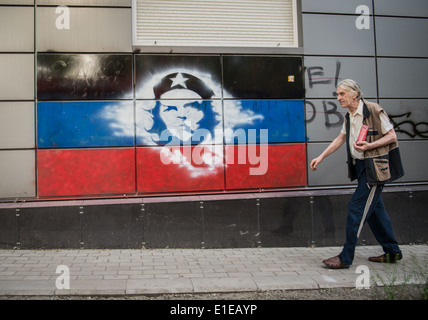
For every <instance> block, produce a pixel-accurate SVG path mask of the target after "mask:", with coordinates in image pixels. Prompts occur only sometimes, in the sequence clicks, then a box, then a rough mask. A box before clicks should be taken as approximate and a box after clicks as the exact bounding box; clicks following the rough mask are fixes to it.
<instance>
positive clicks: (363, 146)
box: [354, 141, 371, 152]
mask: <svg viewBox="0 0 428 320" xmlns="http://www.w3.org/2000/svg"><path fill="white" fill-rule="evenodd" d="M354 149H355V150H357V151H358V152H364V151H367V150H370V149H371V145H370V143H368V142H367V141H359V142H357V143H354Z"/></svg>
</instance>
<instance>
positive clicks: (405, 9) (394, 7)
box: [374, 0, 428, 17]
mask: <svg viewBox="0 0 428 320" xmlns="http://www.w3.org/2000/svg"><path fill="white" fill-rule="evenodd" d="M374 7H375V14H378V15H393V16H413V17H428V6H427V1H426V0H406V1H403V0H375V1H374Z"/></svg>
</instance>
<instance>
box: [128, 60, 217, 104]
mask: <svg viewBox="0 0 428 320" xmlns="http://www.w3.org/2000/svg"><path fill="white" fill-rule="evenodd" d="M174 89H181V91H177V90H174ZM183 89H188V90H187V91H186V90H183ZM164 93H168V95H167V96H166V98H168V97H169V98H183V99H186V98H191V97H193V93H198V94H199V95H201V97H202V98H204V99H220V98H221V66H220V56H200V55H195V56H185V55H138V54H137V55H135V97H136V98H137V99H160V98H165V97H164V96H163V94H164ZM202 95H203V96H202Z"/></svg>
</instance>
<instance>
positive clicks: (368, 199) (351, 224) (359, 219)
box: [339, 160, 401, 266]
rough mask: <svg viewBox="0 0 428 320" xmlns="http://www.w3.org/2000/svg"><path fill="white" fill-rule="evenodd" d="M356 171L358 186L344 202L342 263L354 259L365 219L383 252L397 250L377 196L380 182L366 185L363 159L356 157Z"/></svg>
mask: <svg viewBox="0 0 428 320" xmlns="http://www.w3.org/2000/svg"><path fill="white" fill-rule="evenodd" d="M356 171H357V179H358V186H357V188H356V189H355V192H354V195H353V196H352V198H351V200H350V201H349V203H348V218H347V220H346V242H345V245H344V247H343V250H342V252H341V254H340V255H339V257H340V260H341V261H342V263H343V264H345V265H348V266H349V265H351V264H352V261H353V260H354V255H355V247H356V246H357V242H358V238H359V236H360V232H361V228H362V227H363V225H364V223H365V222H366V221H367V223H368V224H369V226H370V229H371V230H372V232H373V235H374V236H375V238H376V240H377V241H378V242H379V244H380V245H381V246H382V249H383V251H384V252H385V253H389V254H392V255H395V254H401V251H400V248H399V246H398V242H397V240H396V238H395V236H394V230H393V228H392V223H391V219H390V218H389V215H388V213H387V212H386V210H385V206H384V204H383V201H382V197H381V193H382V190H383V187H384V185H376V186H369V185H368V184H367V177H366V167H365V165H364V161H362V160H356Z"/></svg>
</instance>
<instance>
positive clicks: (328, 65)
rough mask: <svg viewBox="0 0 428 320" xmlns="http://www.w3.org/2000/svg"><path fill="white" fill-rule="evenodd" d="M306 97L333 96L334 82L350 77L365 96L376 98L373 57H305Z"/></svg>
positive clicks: (334, 90) (334, 91)
mask: <svg viewBox="0 0 428 320" xmlns="http://www.w3.org/2000/svg"><path fill="white" fill-rule="evenodd" d="M304 64H305V87H306V98H335V97H336V96H335V93H336V84H337V82H339V81H340V80H343V79H347V78H351V79H354V80H355V81H358V82H359V84H360V86H361V89H362V91H363V94H364V96H365V97H367V98H376V96H377V91H376V66H375V59H374V58H353V57H305V59H304Z"/></svg>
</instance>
